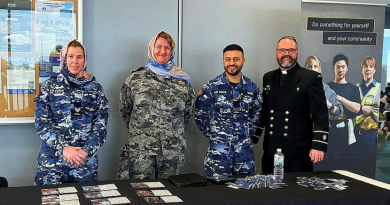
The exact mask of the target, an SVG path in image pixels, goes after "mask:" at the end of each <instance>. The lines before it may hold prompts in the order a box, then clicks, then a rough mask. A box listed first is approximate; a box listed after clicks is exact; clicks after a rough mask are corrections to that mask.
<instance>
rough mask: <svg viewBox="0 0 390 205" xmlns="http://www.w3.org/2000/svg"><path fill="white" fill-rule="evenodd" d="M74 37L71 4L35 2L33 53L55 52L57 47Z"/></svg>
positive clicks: (74, 21) (72, 7) (74, 26)
mask: <svg viewBox="0 0 390 205" xmlns="http://www.w3.org/2000/svg"><path fill="white" fill-rule="evenodd" d="M75 37H76V15H74V3H73V2H65V1H36V2H35V38H36V44H35V47H36V48H35V51H36V52H37V53H44V54H50V53H51V52H53V51H54V52H57V51H56V47H57V46H62V45H65V44H66V43H67V42H69V41H71V40H72V39H75ZM57 50H58V49H57Z"/></svg>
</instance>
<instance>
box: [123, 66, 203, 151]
mask: <svg viewBox="0 0 390 205" xmlns="http://www.w3.org/2000/svg"><path fill="white" fill-rule="evenodd" d="M194 99H195V93H194V90H193V88H192V86H191V84H190V83H188V82H187V81H185V80H182V79H179V78H174V77H170V76H160V75H156V74H155V73H153V72H152V71H151V70H150V69H148V68H146V67H141V68H138V69H135V70H133V71H132V73H131V74H130V76H129V77H128V78H127V79H126V82H125V83H124V84H123V86H122V88H121V94H120V105H119V110H120V114H121V116H122V118H123V120H124V121H125V123H126V126H127V128H128V129H129V135H128V138H127V140H126V143H125V146H124V147H123V148H122V151H123V152H127V153H132V152H133V153H134V152H136V153H142V154H146V155H176V154H183V153H184V152H185V149H186V141H185V138H184V129H185V127H186V126H187V124H188V122H189V121H190V119H191V116H192V113H193V104H194Z"/></svg>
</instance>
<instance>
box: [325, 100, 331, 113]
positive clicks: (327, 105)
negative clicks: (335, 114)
mask: <svg viewBox="0 0 390 205" xmlns="http://www.w3.org/2000/svg"><path fill="white" fill-rule="evenodd" d="M326 107H328V109H329V108H330V107H332V103H330V102H329V100H328V99H326ZM331 111H332V110H331Z"/></svg>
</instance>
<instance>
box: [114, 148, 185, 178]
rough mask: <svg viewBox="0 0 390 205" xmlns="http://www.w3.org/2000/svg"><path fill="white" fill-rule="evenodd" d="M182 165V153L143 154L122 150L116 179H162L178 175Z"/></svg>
mask: <svg viewBox="0 0 390 205" xmlns="http://www.w3.org/2000/svg"><path fill="white" fill-rule="evenodd" d="M183 166H184V154H179V155H145V154H141V153H131V154H127V153H125V152H123V153H122V154H121V156H120V159H119V167H118V173H117V177H116V179H118V180H126V179H156V178H158V179H163V178H168V177H169V176H171V175H178V174H180V173H181V170H182V168H183Z"/></svg>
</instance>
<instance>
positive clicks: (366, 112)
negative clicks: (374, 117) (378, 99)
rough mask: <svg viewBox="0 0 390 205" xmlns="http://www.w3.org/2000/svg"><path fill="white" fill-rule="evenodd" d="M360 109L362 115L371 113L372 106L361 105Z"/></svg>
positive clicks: (372, 110)
mask: <svg viewBox="0 0 390 205" xmlns="http://www.w3.org/2000/svg"><path fill="white" fill-rule="evenodd" d="M362 111H363V114H364V115H369V114H371V113H372V112H374V108H373V107H371V106H365V105H364V106H362Z"/></svg>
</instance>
